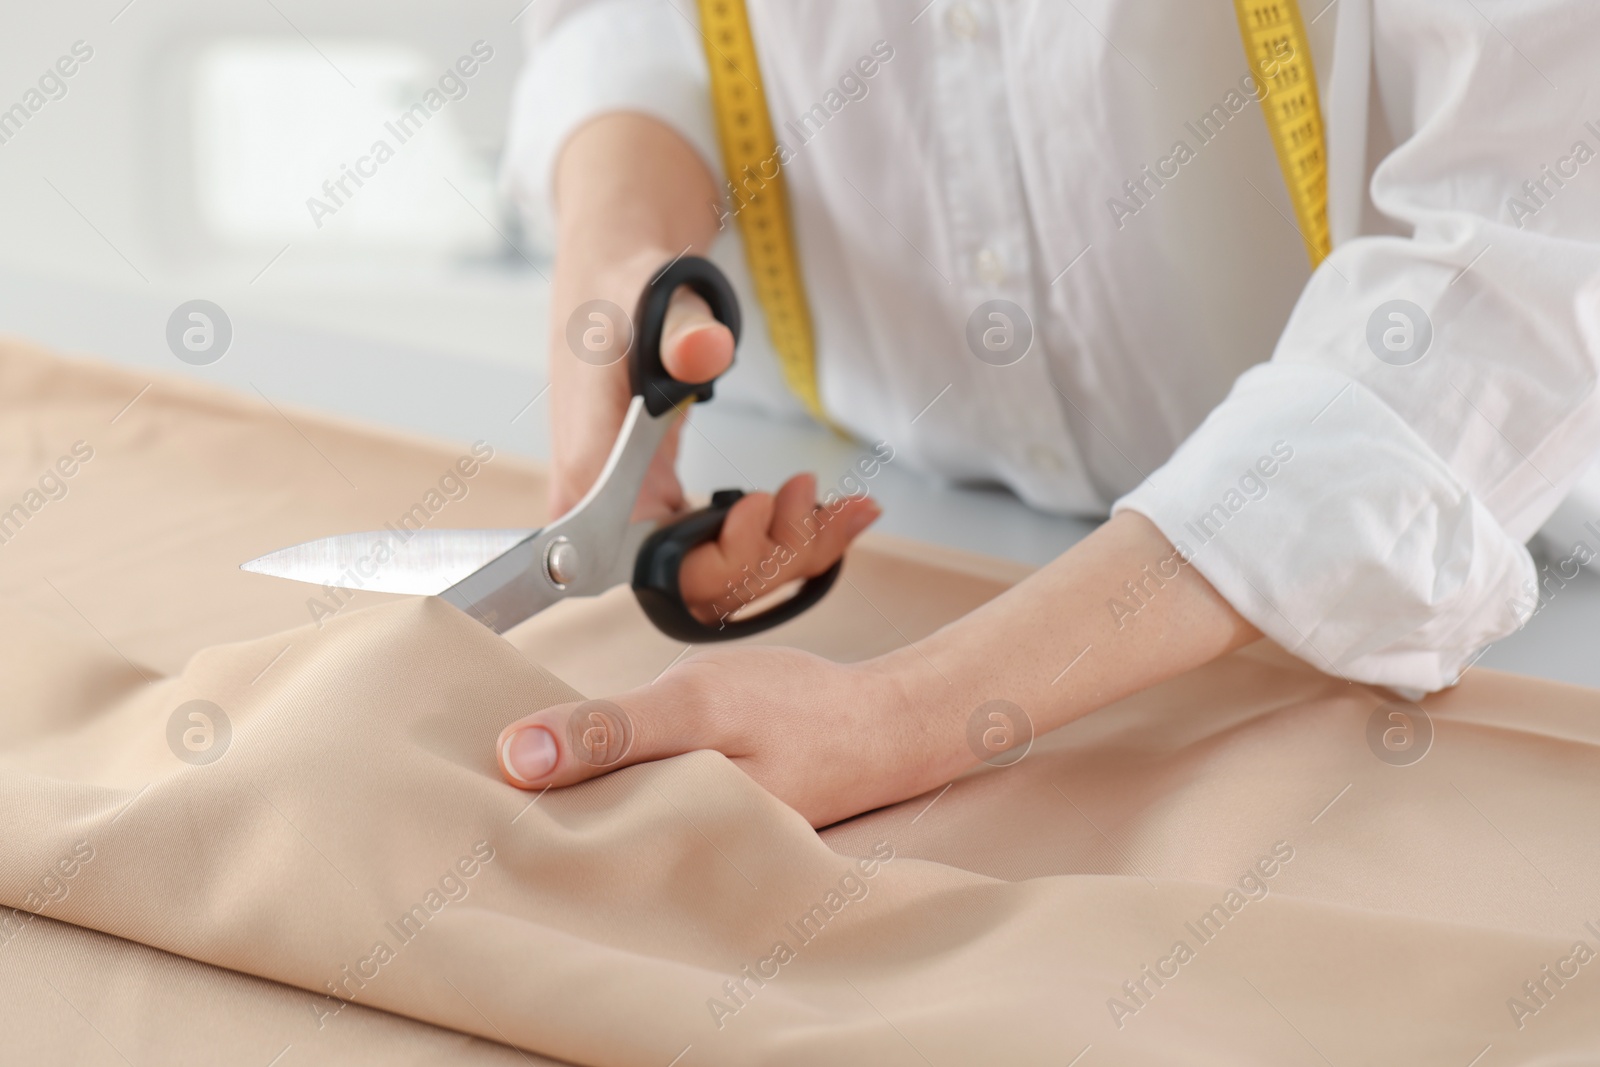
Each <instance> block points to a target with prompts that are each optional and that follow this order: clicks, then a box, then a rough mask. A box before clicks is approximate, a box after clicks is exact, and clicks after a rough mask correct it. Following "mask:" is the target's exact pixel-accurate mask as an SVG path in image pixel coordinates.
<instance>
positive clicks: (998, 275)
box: [972, 248, 1006, 285]
mask: <svg viewBox="0 0 1600 1067" xmlns="http://www.w3.org/2000/svg"><path fill="white" fill-rule="evenodd" d="M972 265H973V267H974V269H976V270H977V272H978V277H979V278H981V279H982V280H983V281H984V282H985V283H986V284H988V285H999V284H1000V283H1001V282H1003V281H1005V280H1006V267H1005V264H1004V263H1002V262H1000V254H999V253H998V252H996V251H995V250H994V249H992V248H983V249H979V250H978V254H977V255H976V256H973V257H972Z"/></svg>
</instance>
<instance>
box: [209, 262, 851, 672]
mask: <svg viewBox="0 0 1600 1067" xmlns="http://www.w3.org/2000/svg"><path fill="white" fill-rule="evenodd" d="M683 285H686V286H688V287H689V288H690V289H692V290H693V291H694V292H696V293H698V294H699V295H700V296H701V297H702V298H703V299H704V300H705V302H706V303H707V304H708V305H709V306H710V308H711V313H712V314H713V315H714V316H716V318H717V320H718V321H719V322H721V323H722V324H723V325H724V326H726V327H727V328H728V329H729V330H730V331H732V333H733V337H734V343H735V344H737V343H738V340H739V327H740V316H739V301H738V299H737V298H736V297H735V296H734V293H733V287H732V286H731V285H729V284H728V280H727V278H725V277H724V276H723V274H722V272H721V271H720V270H718V269H717V268H716V266H714V265H713V264H712V263H710V262H709V261H708V260H705V259H701V258H699V257H698V256H683V257H681V258H679V259H677V260H676V261H674V262H672V263H670V264H668V265H667V267H666V268H665V269H663V270H662V271H661V272H660V273H658V274H657V275H656V276H655V277H654V278H653V279H651V281H650V282H649V284H648V285H646V286H645V289H644V293H643V294H642V295H641V296H640V298H639V307H638V311H637V313H636V315H635V318H634V321H635V322H636V323H637V330H636V333H635V337H634V344H633V345H632V346H631V348H630V349H629V351H628V379H629V384H630V386H631V387H632V390H633V398H632V399H631V400H630V401H629V402H628V411H627V414H626V415H625V416H624V418H623V420H622V429H621V430H620V431H619V432H618V434H617V440H616V443H615V444H614V445H613V446H612V448H611V454H610V456H609V457H608V458H607V459H606V464H605V467H604V469H603V470H601V472H600V477H599V479H598V480H597V481H596V482H595V484H594V486H593V487H592V488H591V489H590V490H589V492H588V494H587V495H586V496H585V497H584V498H583V499H582V500H581V501H579V502H578V505H577V507H575V508H573V509H572V510H571V511H569V512H568V513H567V514H566V515H564V516H562V517H561V518H560V519H558V520H556V521H555V522H553V523H551V524H550V525H549V526H545V527H543V528H542V529H536V530H530V529H504V530H418V531H412V530H409V529H401V530H398V531H397V530H394V529H392V528H391V529H385V530H378V531H371V532H366V533H347V534H339V535H337V536H334V537H324V538H321V539H319V540H316V541H307V542H305V543H304V544H299V545H293V546H291V547H289V548H282V549H279V550H278V551H276V552H269V553H267V554H266V555H264V556H261V557H260V558H258V559H253V560H250V561H249V562H248V563H243V564H240V567H241V569H243V570H247V571H253V572H255V573H257V574H267V575H272V576H274V577H279V578H290V579H293V580H295V581H301V582H312V583H315V584H317V585H324V586H335V587H341V588H346V589H350V588H360V589H371V590H376V591H379V592H389V593H420V594H423V595H428V596H438V597H439V598H440V599H442V600H444V601H445V602H447V603H449V604H453V605H454V606H455V607H457V608H460V609H461V610H462V611H464V612H466V613H467V614H468V615H470V616H472V617H473V618H474V619H477V620H478V621H479V622H481V623H482V624H483V625H485V626H487V627H488V628H489V629H491V630H493V631H494V632H495V633H504V632H506V631H507V630H509V629H511V628H512V627H513V626H515V625H517V624H518V623H520V622H522V621H524V620H526V619H528V618H531V617H532V616H533V615H535V614H537V613H538V612H541V611H543V610H544V609H545V608H547V607H549V606H550V605H552V604H556V603H559V602H561V601H563V600H566V599H567V598H568V597H583V596H595V595H597V594H599V593H603V592H605V591H606V590H608V589H610V588H612V587H613V586H617V585H621V584H622V583H623V582H628V583H629V584H631V585H632V587H633V594H634V596H635V597H636V598H637V599H638V601H639V606H640V607H641V608H643V609H644V613H645V615H646V616H648V617H649V619H650V621H651V622H652V623H654V624H655V626H656V628H657V629H659V630H660V631H661V632H662V633H664V634H666V635H667V636H669V637H675V638H677V639H678V640H680V641H687V642H704V641H726V640H729V639H731V638H735V637H743V636H745V635H747V634H753V633H759V632H761V631H763V630H767V629H770V628H772V627H774V626H776V625H778V624H779V623H781V622H787V621H788V620H790V619H792V618H794V617H795V616H796V615H799V614H800V613H801V612H803V611H805V610H806V609H807V608H809V607H811V606H812V605H813V604H815V603H816V602H817V601H819V600H821V599H822V597H823V596H824V595H825V594H826V593H827V592H828V590H829V589H830V588H831V587H832V586H833V583H834V579H836V578H837V577H838V576H839V568H840V567H841V565H842V564H843V561H842V560H841V561H839V562H838V563H835V564H834V565H833V566H832V567H831V568H829V569H828V570H827V571H825V572H824V573H822V574H819V575H816V576H815V577H812V578H809V579H807V580H806V582H805V583H804V584H803V585H802V586H801V587H800V588H799V590H798V591H796V592H795V594H794V595H793V596H791V597H790V598H789V599H787V600H785V601H784V602H782V603H781V604H777V605H775V606H773V607H771V608H768V609H767V610H766V611H763V612H761V613H760V614H757V615H754V616H751V617H748V618H739V619H732V618H728V617H724V618H722V619H721V620H719V622H718V623H715V624H712V623H705V622H701V621H700V620H699V619H698V618H696V617H695V616H694V614H693V613H692V612H690V610H689V606H688V605H687V604H686V603H685V602H684V599H683V593H682V591H681V590H680V589H679V586H678V572H679V569H680V568H681V567H682V566H683V560H684V557H685V556H686V555H688V553H689V551H690V550H691V549H693V548H694V547H695V546H696V545H701V544H704V543H706V542H707V541H714V540H716V539H717V537H718V536H719V535H720V534H721V533H722V524H723V521H724V520H725V519H726V518H727V515H728V510H729V509H730V508H732V507H733V505H734V504H735V503H737V502H738V500H739V499H740V498H741V497H742V496H743V495H744V493H743V492H742V491H741V490H738V489H723V490H719V491H718V492H716V493H714V494H713V495H712V497H711V504H710V506H708V507H704V508H701V509H699V510H698V511H691V512H689V513H687V514H685V515H681V516H675V517H673V518H671V519H668V520H666V521H663V522H660V523H657V522H653V521H652V522H634V523H630V522H629V521H628V520H629V518H630V517H631V516H632V514H633V508H634V504H635V502H636V501H637V500H638V498H639V490H640V489H641V487H642V486H643V485H644V478H645V473H646V471H647V470H648V469H649V467H650V461H651V459H652V457H654V456H655V454H656V449H657V448H658V447H659V446H660V444H661V442H662V440H663V439H664V438H665V437H666V435H667V432H668V431H669V430H670V429H671V428H672V425H673V423H674V422H675V421H676V420H677V419H678V418H679V417H680V415H681V414H682V413H684V412H686V411H687V410H688V408H689V407H690V406H691V405H693V404H695V403H700V402H703V401H706V400H710V399H711V396H712V384H713V382H712V381H708V382H701V383H698V384H694V383H689V382H680V381H678V380H677V379H675V378H673V377H672V376H671V375H670V374H668V373H667V370H666V368H665V367H664V366H663V365H662V363H661V334H662V329H663V327H664V326H665V323H666V317H667V305H668V304H669V303H670V301H671V299H672V294H673V293H674V292H675V291H676V290H677V289H678V287H679V286H683ZM713 381H714V379H713Z"/></svg>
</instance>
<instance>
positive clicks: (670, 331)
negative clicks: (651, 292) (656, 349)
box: [661, 287, 733, 382]
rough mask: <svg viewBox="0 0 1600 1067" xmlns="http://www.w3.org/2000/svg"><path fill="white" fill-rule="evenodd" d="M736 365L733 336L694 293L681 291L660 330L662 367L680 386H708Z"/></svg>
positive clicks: (673, 295)
mask: <svg viewBox="0 0 1600 1067" xmlns="http://www.w3.org/2000/svg"><path fill="white" fill-rule="evenodd" d="M732 363H733V333H732V331H730V330H729V329H728V328H727V327H726V326H724V325H723V324H722V323H720V322H718V321H717V319H716V318H715V317H714V316H713V315H712V314H711V308H710V307H709V306H708V305H707V304H706V302H705V301H704V300H702V299H700V297H699V296H698V295H696V294H695V292H694V291H693V290H692V289H688V288H685V287H680V288H679V289H678V291H677V292H675V293H673V294H672V302H671V303H669V304H668V305H667V317H666V321H665V323H664V324H663V325H662V329H661V364H662V366H664V367H666V368H667V373H668V374H670V375H672V376H673V377H674V378H676V379H678V381H680V382H707V381H710V380H711V379H712V378H715V377H716V376H717V375H719V374H721V373H722V372H723V371H725V370H727V369H728V367H729V366H731V365H732Z"/></svg>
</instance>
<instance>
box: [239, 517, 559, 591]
mask: <svg viewBox="0 0 1600 1067" xmlns="http://www.w3.org/2000/svg"><path fill="white" fill-rule="evenodd" d="M538 532H539V531H538V530H420V531H412V530H404V529H402V530H400V531H399V532H395V531H393V530H371V531H368V532H366V533H348V534H339V535H338V536H336V537H323V538H320V539H318V540H316V541H307V542H305V543H304V544H300V545H292V546H290V547H289V548H280V549H278V551H276V552H268V553H267V554H266V555H264V556H262V557H260V558H259V559H253V560H251V561H250V562H248V563H241V564H240V565H239V566H240V569H241V570H247V571H253V572H255V573H256V574H267V575H271V576H273V577H276V578H290V579H293V580H294V581H297V582H311V583H313V584H315V585H331V586H335V587H339V588H345V589H371V590H374V591H376V592H380V593H417V594H421V595H424V596H434V595H436V594H438V593H442V592H444V591H445V590H446V589H448V588H450V587H451V586H452V585H455V584H456V583H457V582H459V581H461V580H462V579H463V578H465V577H467V576H468V575H469V574H472V573H473V572H474V571H476V570H478V569H480V568H482V567H483V566H485V565H486V564H488V563H489V562H490V561H492V560H494V559H496V558H497V557H499V556H501V555H504V554H505V553H506V552H507V551H508V550H510V549H511V548H512V547H514V546H515V545H517V544H519V543H520V542H522V541H525V540H527V539H528V538H529V537H531V536H533V535H534V534H536V533H538Z"/></svg>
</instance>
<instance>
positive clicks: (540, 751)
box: [498, 646, 975, 826]
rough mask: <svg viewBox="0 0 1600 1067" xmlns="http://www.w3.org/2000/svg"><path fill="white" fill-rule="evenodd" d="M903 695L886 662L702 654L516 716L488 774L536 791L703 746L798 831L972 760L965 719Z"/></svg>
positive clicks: (900, 793) (746, 652) (742, 650)
mask: <svg viewBox="0 0 1600 1067" xmlns="http://www.w3.org/2000/svg"><path fill="white" fill-rule="evenodd" d="M910 697H911V694H910V692H909V689H908V686H906V685H905V684H904V680H903V679H902V678H901V677H900V676H899V675H898V674H897V672H896V671H895V670H894V669H893V667H892V657H885V658H884V659H880V660H874V661H869V662H867V663H862V664H840V663H834V662H832V661H830V660H825V659H823V658H821V657H820V656H814V655H811V654H810V653H808V652H801V651H799V650H797V649H792V648H779V647H764V646H744V647H739V648H718V649H712V650H709V651H705V652H701V653H699V654H698V655H696V656H694V657H693V658H690V659H686V660H684V661H683V662H681V663H679V664H676V665H675V666H673V667H672V668H671V669H669V670H668V671H667V672H666V673H665V674H663V675H662V676H661V677H660V678H658V679H657V680H656V681H655V682H653V683H651V684H650V685H646V686H641V687H640V688H638V689H634V690H631V691H629V692H626V693H622V694H619V695H617V696H614V697H610V698H608V699H607V700H606V701H603V702H601V701H586V702H584V703H582V704H557V705H555V706H553V707H549V708H546V709H544V710H543V711H540V712H537V713H535V714H533V715H529V716H528V717H526V718H524V719H519V720H518V721H516V722H514V723H512V724H511V725H510V726H508V727H506V729H505V730H504V731H502V733H501V734H500V740H499V745H498V748H499V753H500V767H501V770H502V771H503V772H504V774H505V775H506V777H507V778H508V779H509V780H510V781H511V782H512V783H513V784H514V785H517V786H519V787H521V788H523V789H543V788H544V787H546V786H565V785H571V784H573V783H575V782H581V781H583V780H585V779H588V778H593V777H595V776H596V775H600V774H605V773H607V772H609V771H613V770H617V769H618V768H620V767H626V766H629V765H631V764H635V763H643V762H646V761H649V760H657V759H664V758H665V757H668V756H675V755H678V754H680V753H684V752H692V751H694V750H696V749H715V750H716V751H718V752H721V753H723V754H724V755H726V756H727V757H728V758H729V759H731V760H732V761H733V762H734V763H735V764H737V765H738V766H739V767H740V768H741V769H743V770H744V772H745V773H746V774H748V775H750V777H751V778H753V779H754V780H755V781H756V782H757V783H758V784H759V785H761V786H762V787H763V788H765V789H766V790H767V791H768V792H770V793H772V794H773V795H774V796H776V797H777V798H778V799H779V800H782V801H783V802H784V803H786V804H788V805H789V806H791V807H793V808H794V809H795V810H796V811H798V812H799V813H800V814H801V815H803V816H804V817H805V818H806V819H807V820H809V821H810V823H811V825H813V826H827V825H829V824H830V823H834V822H838V821H839V820H840V819H845V818H848V817H850V816H851V815H855V814H858V813H859V812H863V811H869V810H871V809H873V808H877V807H882V806H883V805H885V804H892V803H895V802H896V801H900V800H904V799H906V798H908V797H913V796H916V795H917V794H919V793H922V792H924V791H926V790H928V789H932V788H934V787H936V786H938V785H940V784H942V783H943V782H946V781H948V780H949V779H950V778H952V777H953V776H955V775H956V774H958V773H960V771H961V770H962V769H963V768H965V767H966V766H967V765H969V764H971V763H973V762H975V761H974V760H973V759H972V758H971V756H970V754H969V753H968V750H967V747H966V745H965V743H964V740H963V737H964V734H963V732H962V731H963V729H964V725H965V724H964V722H962V721H957V717H956V716H952V715H948V714H942V713H941V712H940V711H939V710H938V709H937V708H933V707H929V706H927V705H925V704H918V705H916V706H913V702H912V700H911V699H910ZM608 704H609V705H611V707H609V708H608V707H607V706H606V705H608ZM616 709H620V711H621V714H622V716H625V718H624V719H622V721H617V720H618V716H617V710H616ZM594 731H598V733H595V732H594ZM623 737H627V738H628V740H627V743H626V747H625V748H623V747H622V746H623V742H622V738H623ZM963 757H965V758H963Z"/></svg>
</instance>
